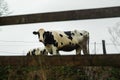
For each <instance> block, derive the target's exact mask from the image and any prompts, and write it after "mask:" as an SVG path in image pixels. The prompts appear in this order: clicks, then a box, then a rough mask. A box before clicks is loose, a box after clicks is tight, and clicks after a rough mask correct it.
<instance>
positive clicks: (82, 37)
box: [33, 29, 89, 55]
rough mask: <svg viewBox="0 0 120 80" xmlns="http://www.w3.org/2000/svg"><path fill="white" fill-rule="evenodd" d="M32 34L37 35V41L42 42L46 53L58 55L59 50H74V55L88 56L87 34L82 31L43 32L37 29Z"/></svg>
mask: <svg viewBox="0 0 120 80" xmlns="http://www.w3.org/2000/svg"><path fill="white" fill-rule="evenodd" d="M33 34H35V35H38V38H39V41H40V42H42V43H43V44H44V45H45V47H46V49H47V50H48V52H49V53H50V54H53V55H59V50H62V51H72V50H74V49H75V50H76V55H79V54H80V55H81V50H83V53H84V55H87V54H89V32H87V31H84V30H80V31H78V30H74V31H45V30H44V29H39V30H38V31H34V32H33Z"/></svg>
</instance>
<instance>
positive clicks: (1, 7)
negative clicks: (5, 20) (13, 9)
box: [0, 0, 10, 16]
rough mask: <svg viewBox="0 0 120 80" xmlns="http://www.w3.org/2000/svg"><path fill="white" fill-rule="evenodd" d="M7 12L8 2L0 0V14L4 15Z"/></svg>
mask: <svg viewBox="0 0 120 80" xmlns="http://www.w3.org/2000/svg"><path fill="white" fill-rule="evenodd" d="M9 13H10V12H9V9H8V4H7V3H6V2H5V1H4V0H0V16H6V15H8V14H9Z"/></svg>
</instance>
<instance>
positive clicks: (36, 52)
mask: <svg viewBox="0 0 120 80" xmlns="http://www.w3.org/2000/svg"><path fill="white" fill-rule="evenodd" d="M37 55H48V51H47V50H46V49H45V48H34V49H31V50H29V51H28V52H27V56H37Z"/></svg>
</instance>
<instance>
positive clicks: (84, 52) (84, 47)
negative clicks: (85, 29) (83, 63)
mask: <svg viewBox="0 0 120 80" xmlns="http://www.w3.org/2000/svg"><path fill="white" fill-rule="evenodd" d="M82 50H83V54H84V55H89V51H88V49H87V46H86V45H84V46H82Z"/></svg>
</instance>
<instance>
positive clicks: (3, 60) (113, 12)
mask: <svg viewBox="0 0 120 80" xmlns="http://www.w3.org/2000/svg"><path fill="white" fill-rule="evenodd" d="M112 17H120V7H119V6H118V7H108V8H98V9H86V10H73V11H63V12H51V13H40V14H28V15H18V16H8V17H0V26H3V25H13V24H27V23H38V22H53V21H68V20H83V19H98V18H112ZM119 61H120V54H109V55H108V54H107V55H87V56H77V55H69V56H31V57H28V56H27V57H26V56H1V57H0V65H12V66H32V65H33V66H34V65H36V66H37V65H49V66H57V65H68V66H118V67H119V66H120V62H119Z"/></svg>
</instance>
